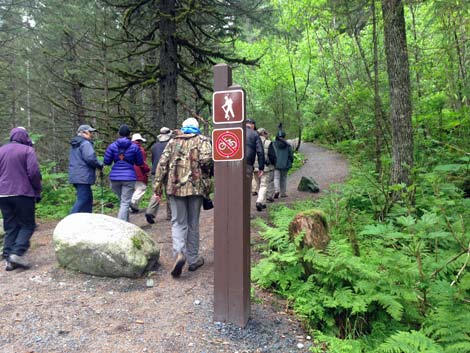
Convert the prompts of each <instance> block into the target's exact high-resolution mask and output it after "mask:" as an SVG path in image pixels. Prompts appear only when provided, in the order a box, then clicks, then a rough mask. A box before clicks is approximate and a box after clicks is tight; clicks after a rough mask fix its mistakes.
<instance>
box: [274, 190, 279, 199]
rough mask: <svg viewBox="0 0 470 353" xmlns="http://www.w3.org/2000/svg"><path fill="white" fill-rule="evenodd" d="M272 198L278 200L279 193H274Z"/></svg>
mask: <svg viewBox="0 0 470 353" xmlns="http://www.w3.org/2000/svg"><path fill="white" fill-rule="evenodd" d="M274 198H275V199H278V198H279V191H276V192H275V193H274Z"/></svg>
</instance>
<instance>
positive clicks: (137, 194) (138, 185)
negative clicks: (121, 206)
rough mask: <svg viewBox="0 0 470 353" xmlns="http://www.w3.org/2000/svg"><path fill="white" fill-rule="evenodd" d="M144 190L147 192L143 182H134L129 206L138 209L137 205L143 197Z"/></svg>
mask: <svg viewBox="0 0 470 353" xmlns="http://www.w3.org/2000/svg"><path fill="white" fill-rule="evenodd" d="M145 190H147V184H146V183H144V182H143V181H136V182H135V190H134V193H133V194H132V198H131V205H132V206H133V207H134V208H139V203H140V200H142V197H144V194H145Z"/></svg>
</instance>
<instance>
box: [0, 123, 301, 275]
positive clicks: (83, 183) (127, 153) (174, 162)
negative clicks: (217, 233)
mask: <svg viewBox="0 0 470 353" xmlns="http://www.w3.org/2000/svg"><path fill="white" fill-rule="evenodd" d="M246 127H247V128H246V163H247V177H248V178H250V180H251V179H253V190H252V194H253V195H256V196H257V200H256V209H257V210H258V211H262V210H263V209H264V208H266V202H273V201H274V199H276V198H278V197H287V194H286V180H287V172H288V170H289V169H290V168H291V166H292V162H293V151H292V147H291V146H290V144H289V143H288V142H287V141H286V139H285V137H286V134H285V132H284V131H282V129H279V131H278V133H277V134H276V139H275V141H271V140H270V139H269V133H268V132H267V131H266V129H263V128H260V129H258V130H257V129H256V124H255V122H254V121H253V120H252V119H248V120H247V121H246ZM96 131H97V130H96V129H95V128H93V127H92V126H90V125H80V126H79V128H78V129H77V134H76V136H75V137H73V138H72V140H71V141H70V146H71V148H70V155H69V173H68V177H69V182H70V183H71V184H72V185H73V186H74V188H75V190H76V200H75V203H74V204H73V206H72V209H71V211H70V213H71V214H72V213H83V212H85V213H91V212H92V210H93V193H92V189H91V186H92V185H93V184H95V182H96V179H97V175H96V172H97V170H98V171H99V172H100V173H101V177H103V174H102V170H103V168H104V166H110V167H111V171H110V172H109V182H110V186H111V189H112V190H113V191H114V193H115V194H116V195H117V197H118V199H119V202H120V206H119V211H118V214H117V218H119V219H121V220H123V221H126V222H128V221H129V213H137V212H139V204H140V202H141V200H142V198H143V196H144V194H145V191H146V189H147V185H148V179H149V176H151V185H152V188H153V193H152V196H151V198H150V201H149V204H148V207H147V208H146V210H145V218H146V220H147V222H148V223H150V224H154V223H155V217H156V214H157V211H158V208H159V205H160V201H161V198H162V196H163V194H166V198H167V213H166V219H167V220H171V227H172V228H171V230H172V240H173V258H174V264H173V266H172V269H171V272H170V273H171V275H172V276H173V277H179V276H180V275H181V273H182V270H183V267H184V266H185V264H186V263H188V270H189V271H195V270H197V269H198V268H200V267H201V266H203V265H204V258H203V257H202V256H201V255H200V254H199V216H200V211H201V206H202V205H203V203H205V201H207V200H210V193H211V191H212V176H213V159H212V145H211V141H210V138H209V137H207V136H204V135H203V134H202V133H201V131H200V129H199V123H198V120H196V119H195V118H192V117H191V118H187V119H186V120H184V121H183V123H182V125H181V127H180V128H179V129H175V130H173V131H172V130H171V129H169V128H167V127H162V128H161V129H160V134H159V135H158V136H157V141H156V143H155V144H154V145H153V146H152V147H151V161H152V162H151V167H149V166H148V164H147V155H146V151H145V149H144V148H143V146H142V143H143V142H146V140H145V139H144V138H143V136H142V135H141V134H140V133H134V134H132V135H131V129H130V128H129V126H127V125H125V124H123V125H121V126H120V128H119V130H118V135H119V137H118V138H117V139H116V140H115V141H114V142H112V143H111V144H110V145H109V146H108V147H107V148H106V150H105V153H104V158H103V161H100V160H99V159H98V158H97V155H96V153H95V150H94V146H93V136H94V133H96ZM149 174H150V175H149ZM40 201H41V173H40V169H39V163H38V160H37V156H36V153H35V151H34V148H33V143H32V141H31V139H30V137H29V135H28V132H27V131H26V129H25V128H23V127H17V128H14V129H12V130H11V132H10V143H8V144H6V145H4V146H2V147H0V209H1V211H2V215H3V226H4V231H5V238H4V244H3V253H2V257H3V259H4V260H5V264H6V265H5V269H6V270H7V271H12V270H15V269H16V268H22V269H28V268H29V267H30V263H29V261H28V260H27V258H26V256H25V254H26V252H27V251H28V249H29V247H30V239H31V236H32V235H33V232H34V230H35V227H36V221H35V204H36V203H38V202H40Z"/></svg>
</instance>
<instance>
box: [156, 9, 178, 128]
mask: <svg viewBox="0 0 470 353" xmlns="http://www.w3.org/2000/svg"><path fill="white" fill-rule="evenodd" d="M175 4H176V1H175V0H162V1H160V4H159V10H160V13H161V15H160V40H161V47H160V63H159V64H160V65H159V67H160V85H159V88H160V90H159V95H158V97H159V102H158V106H159V108H160V109H159V110H160V111H159V113H160V114H159V116H160V119H159V120H160V121H159V122H157V126H158V125H160V126H167V127H169V128H176V124H177V103H176V98H177V60H178V58H177V45H176V23H175ZM158 123H159V124H158Z"/></svg>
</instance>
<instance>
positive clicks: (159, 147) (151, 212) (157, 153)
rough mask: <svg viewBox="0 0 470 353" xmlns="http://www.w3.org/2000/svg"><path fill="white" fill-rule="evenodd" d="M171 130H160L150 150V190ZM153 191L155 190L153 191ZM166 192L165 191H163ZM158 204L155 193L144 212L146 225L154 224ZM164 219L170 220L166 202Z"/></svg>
mask: <svg viewBox="0 0 470 353" xmlns="http://www.w3.org/2000/svg"><path fill="white" fill-rule="evenodd" d="M171 134H172V133H171V130H170V129H169V128H167V127H165V126H164V127H162V128H161V129H160V135H158V136H157V139H158V141H157V142H155V144H154V145H153V146H152V148H151V152H152V170H151V174H152V188H153V185H154V182H155V170H156V169H157V165H158V161H159V160H160V157H161V155H162V153H163V150H164V149H165V147H166V145H167V144H168V141H170V138H171ZM154 191H155V190H154ZM165 192H166V191H165ZM159 205H160V202H159V200H157V198H156V197H155V193H153V194H152V197H151V198H150V202H149V205H148V207H147V210H146V211H145V219H146V220H147V222H148V223H150V224H154V223H155V216H156V215H157V212H158V208H159ZM166 219H167V221H169V220H171V208H170V202H169V201H168V200H167V202H166Z"/></svg>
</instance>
